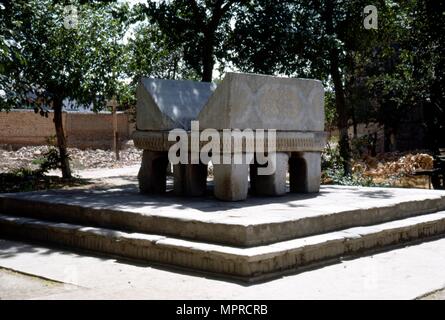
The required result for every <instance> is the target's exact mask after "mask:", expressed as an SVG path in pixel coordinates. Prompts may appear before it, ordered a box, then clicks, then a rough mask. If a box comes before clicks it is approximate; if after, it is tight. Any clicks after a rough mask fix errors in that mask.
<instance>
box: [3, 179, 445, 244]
mask: <svg viewBox="0 0 445 320" xmlns="http://www.w3.org/2000/svg"><path fill="white" fill-rule="evenodd" d="M441 210H445V193H444V192H439V191H433V190H420V189H417V190H416V189H397V188H357V187H338V186H329V187H328V186H323V187H322V188H321V192H320V194H313V195H311V194H309V195H307V194H287V195H285V196H283V197H263V198H259V197H256V198H255V197H251V198H249V199H248V200H247V201H243V202H239V203H227V202H221V201H217V200H215V199H214V198H212V197H200V198H181V197H175V196H172V195H169V194H167V195H164V196H154V195H153V196H146V195H141V194H139V193H138V191H137V189H128V190H127V189H122V188H117V189H108V190H104V191H100V190H99V191H98V190H56V191H43V192H26V193H17V194H3V195H0V212H1V213H4V214H8V215H18V216H26V217H30V218H35V219H44V220H49V221H56V222H67V223H74V224H83V225H88V226H95V227H102V228H111V229H116V230H120V231H131V232H140V233H148V234H160V235H166V236H171V237H174V238H182V239H189V240H195V241H201V242H206V243H217V244H224V245H230V246H236V247H254V246H259V245H267V244H272V243H276V242H281V241H285V240H291V239H295V238H300V237H307V236H310V235H316V234H324V233H328V232H332V231H335V230H342V229H345V228H352V227H356V226H364V225H373V224H378V223H383V222H388V221H392V220H397V219H403V218H407V217H413V216H417V215H422V214H427V213H431V212H437V211H441Z"/></svg>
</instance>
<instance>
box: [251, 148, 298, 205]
mask: <svg viewBox="0 0 445 320" xmlns="http://www.w3.org/2000/svg"><path fill="white" fill-rule="evenodd" d="M288 162H289V155H288V154H287V153H284V152H277V153H276V158H275V163H274V164H273V165H274V166H275V172H274V173H272V174H270V175H259V174H258V168H259V167H266V166H267V164H266V165H258V164H257V163H254V164H251V165H250V188H251V192H252V194H256V195H262V196H279V195H283V194H285V193H286V174H287V169H288Z"/></svg>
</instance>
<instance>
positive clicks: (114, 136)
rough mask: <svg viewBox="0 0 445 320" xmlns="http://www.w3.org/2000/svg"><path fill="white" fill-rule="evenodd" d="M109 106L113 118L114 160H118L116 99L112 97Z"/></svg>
mask: <svg viewBox="0 0 445 320" xmlns="http://www.w3.org/2000/svg"><path fill="white" fill-rule="evenodd" d="M109 105H110V106H111V108H112V109H111V114H112V117H113V151H114V153H115V157H116V160H119V159H120V156H119V133H118V131H117V110H116V107H117V101H116V98H115V97H113V99H111V101H109Z"/></svg>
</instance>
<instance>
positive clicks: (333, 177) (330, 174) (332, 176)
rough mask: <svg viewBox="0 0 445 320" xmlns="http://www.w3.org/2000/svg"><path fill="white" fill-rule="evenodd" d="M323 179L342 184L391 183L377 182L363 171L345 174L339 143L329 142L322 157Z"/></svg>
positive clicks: (366, 185)
mask: <svg viewBox="0 0 445 320" xmlns="http://www.w3.org/2000/svg"><path fill="white" fill-rule="evenodd" d="M321 170H322V180H323V181H324V183H330V184H336V185H341V186H362V187H388V186H389V184H380V183H375V182H374V181H373V180H372V178H370V177H364V176H363V175H362V173H361V172H354V173H352V174H350V175H345V172H344V169H343V165H342V157H341V156H340V152H339V150H338V144H336V143H328V144H327V146H326V148H325V150H324V152H323V153H322V157H321Z"/></svg>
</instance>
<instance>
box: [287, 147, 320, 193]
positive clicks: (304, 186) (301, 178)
mask: <svg viewBox="0 0 445 320" xmlns="http://www.w3.org/2000/svg"><path fill="white" fill-rule="evenodd" d="M320 179H321V152H293V153H292V155H291V158H290V160H289V181H290V192H303V193H312V192H319V191H320Z"/></svg>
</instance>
